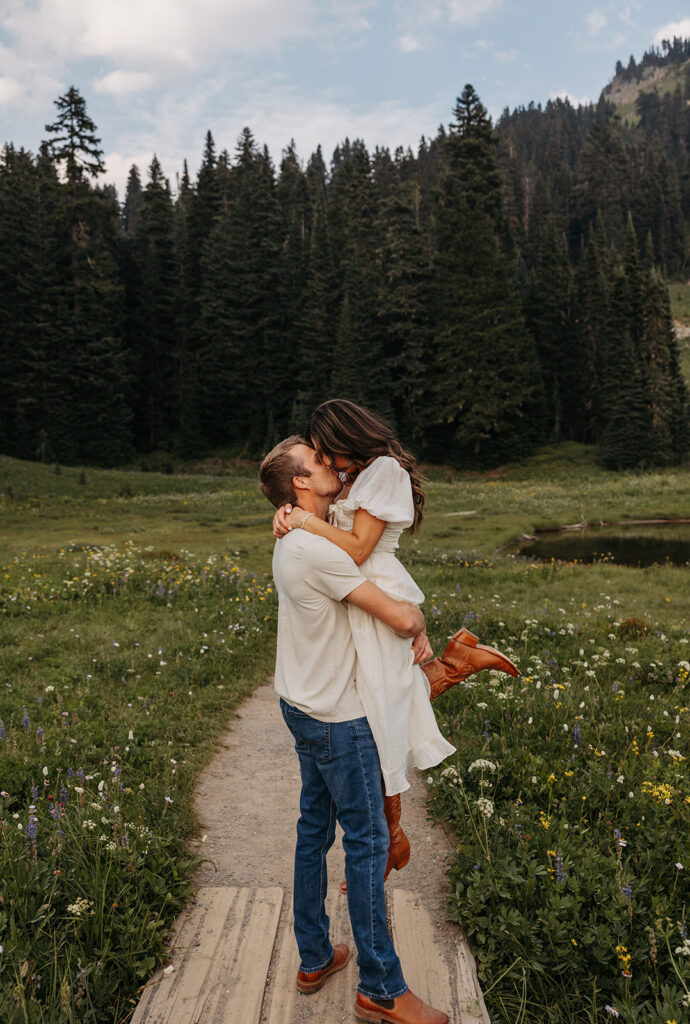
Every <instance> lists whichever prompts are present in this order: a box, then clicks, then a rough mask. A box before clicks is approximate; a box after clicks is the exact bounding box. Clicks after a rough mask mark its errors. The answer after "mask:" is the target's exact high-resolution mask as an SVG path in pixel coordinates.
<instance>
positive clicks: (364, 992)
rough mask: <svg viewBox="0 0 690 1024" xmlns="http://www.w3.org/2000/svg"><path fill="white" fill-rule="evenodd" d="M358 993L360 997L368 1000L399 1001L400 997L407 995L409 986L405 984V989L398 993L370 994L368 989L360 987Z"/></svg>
mask: <svg viewBox="0 0 690 1024" xmlns="http://www.w3.org/2000/svg"><path fill="white" fill-rule="evenodd" d="M357 991H358V992H359V994H360V995H362V996H366V997H367V999H397V998H398V996H404V995H405V993H406V992H407V985H405V984H403V987H402V988H401V989H399V990H398V991H397V992H369V991H367V989H365V988H362V986H361V985H358V986H357Z"/></svg>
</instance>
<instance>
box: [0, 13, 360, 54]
mask: <svg viewBox="0 0 690 1024" xmlns="http://www.w3.org/2000/svg"><path fill="white" fill-rule="evenodd" d="M345 6H347V4H346V5H345ZM317 21H318V18H317V5H316V0H291V2H290V4H289V5H288V4H286V3H284V2H283V0H223V2H218V0H196V2H195V3H194V4H192V3H190V2H189V0H98V2H93V0H38V2H37V3H35V4H33V3H30V2H28V0H14V3H13V5H12V7H11V9H10V11H9V12H8V13H5V14H4V16H2V17H1V23H2V25H3V27H4V28H5V30H6V31H7V32H8V33H9V34H10V35H11V36H12V37H13V38H14V39H15V41H16V44H17V46H18V47H19V48H20V49H21V50H22V51H23V52H25V53H35V52H37V51H39V52H45V53H50V54H54V55H62V56H63V57H68V56H69V57H71V58H74V57H75V56H84V57H104V58H107V59H110V60H113V61H117V62H118V63H121V64H130V63H131V62H134V63H135V64H138V65H139V66H141V63H142V61H143V60H146V61H149V62H153V63H155V64H160V65H163V66H167V65H183V66H184V65H186V66H190V67H198V66H199V64H200V62H201V61H202V60H203V58H204V57H206V56H208V55H210V54H212V53H215V52H220V51H224V52H227V51H250V52H251V51H254V52H255V51H257V50H262V49H270V48H271V47H274V46H276V45H277V44H278V43H279V42H281V41H282V40H284V39H286V38H291V37H296V36H300V35H302V34H303V33H305V32H307V31H309V30H310V29H312V30H313V29H314V28H315V26H316V24H317Z"/></svg>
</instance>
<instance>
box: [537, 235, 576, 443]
mask: <svg viewBox="0 0 690 1024" xmlns="http://www.w3.org/2000/svg"><path fill="white" fill-rule="evenodd" d="M572 291H573V281H572V269H571V265H570V260H569V257H568V250H567V243H566V240H565V236H564V235H563V234H561V233H560V232H559V231H558V229H557V227H556V224H555V222H554V220H553V218H551V219H549V220H547V222H546V224H545V226H544V229H543V232H542V240H541V245H540V247H539V256H538V260H537V265H536V268H535V270H534V273H533V275H532V281H531V287H529V289H527V302H526V314H527V326H528V328H529V330H530V332H531V334H532V335H533V337H534V339H535V341H536V344H537V356H538V358H539V364H540V367H541V374H542V379H543V382H544V394H545V398H546V415H547V422H546V424H545V426H546V430H547V431H548V436H549V437H550V438H551V440H553V441H560V440H562V439H563V438H566V437H568V438H578V439H579V438H580V436H581V434H580V430H581V407H582V401H583V399H584V398H585V395H586V385H585V388H583V387H582V381H583V366H582V365H581V359H580V354H579V352H578V347H577V338H576V333H575V324H574V322H573V316H572V311H571V303H572Z"/></svg>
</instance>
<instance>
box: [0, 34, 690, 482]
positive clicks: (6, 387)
mask: <svg viewBox="0 0 690 1024" xmlns="http://www.w3.org/2000/svg"><path fill="white" fill-rule="evenodd" d="M650 67H654V68H658V67H673V68H677V69H680V72H681V73H680V75H679V77H678V79H677V83H678V84H677V85H676V87H675V89H674V90H673V91H667V92H665V93H661V92H654V91H642V92H639V94H638V95H637V98H636V100H635V103H634V109H633V110H632V111H631V116H628V117H622V116H621V114H620V110H619V108H618V107H617V106H616V104H615V103H614V102H613V100H612V99H610V98H607V95H606V90H605V91H604V93H603V94H602V98H601V99H600V100H599V102H598V103H597V104H592V105H590V106H581V107H578V108H577V109H576V108H574V107H573V106H571V105H570V104H569V103H568V102H567V101H563V100H554V101H550V102H549V103H548V104H547V105H546V106H545V107H542V106H540V105H539V106H538V105H532V104H531V105H530V106H529V107H528V108H520V109H516V110H514V111H512V112H511V111H509V110H506V111H505V112H504V113H503V115H502V116H501V117H500V118H499V119H498V121H497V123H496V124H495V125H493V124H492V122H491V119H490V118H489V116H488V114H487V112H486V110H485V108H484V107H483V105H482V103H481V101H480V98H479V97H478V96H477V94H476V93H475V91H474V89H473V87H472V86H471V85H466V86H465V87H464V89H463V91H462V93H461V95H460V96H459V98H458V99H457V101H456V102H455V105H454V108H453V109H452V116H451V120H450V123H449V124H448V125H447V126H442V127H440V128H439V129H438V132H437V134H436V136H435V137H434V138H432V139H427V138H422V139H421V140H420V143H419V146H418V148H417V152H416V153H414V152H412V151H411V150H409V149H408V150H403V149H402V148H400V149H398V150H396V151H394V152H390V151H389V150H388V149H384V148H377V149H375V150H374V151H373V152H369V151H368V150H367V148H366V146H365V144H364V143H363V142H362V141H361V140H358V139H354V140H349V139H345V140H344V141H343V142H342V143H341V144H340V145H339V146H338V147H337V148H336V150H335V152H334V153H333V154H332V156H331V158H330V160H328V159H327V156H326V155H324V154H323V153H322V151H321V149H320V148H319V149H317V150H316V152H314V153H312V154H311V155H310V156H309V157H308V158H306V159H302V155H301V154H299V155H298V153H297V152H296V149H295V146H294V144H291V145H289V146H288V147H287V148H286V149H285V151H284V152H283V154H282V159H281V161H280V166H279V167H276V166H274V163H273V162H272V159H271V157H270V155H269V153H268V150H267V149H266V148H265V147H262V146H261V144H260V142H259V141H257V140H256V139H255V138H254V136H253V134H252V132H251V130H250V129H249V128H245V129H244V130H243V131H242V132H241V134H240V136H239V139H238V140H237V142H236V145H235V147H234V149H233V150H232V152H229V151H228V150H227V149H219V148H218V147H217V145H216V142H215V140H214V138H213V137H212V135H211V133H210V132H209V133H208V134H207V135H206V141H205V148H204V149H203V156H202V160H201V165H200V168H199V171H198V173H197V175H196V177H195V178H193V177H192V176H190V173H189V170H188V167H187V164H186V163H185V165H184V167H183V168H181V169H180V172H179V174H178V175H177V177H176V179H175V181H174V183H173V184H171V182H170V180H169V179H167V178H166V177H165V174H164V172H163V169H162V167H161V165H160V163H159V161H158V159H157V158H155V157H154V158H153V160H152V162H151V165H150V166H149V167H148V168H145V169H144V168H137V167H136V166H133V167H132V168H131V171H130V173H129V179H128V183H127V189H126V194H125V196H124V197H123V201H122V202H120V201H119V199H118V196H117V194H116V191H115V189H114V188H113V187H112V186H105V185H103V184H101V183H100V182H101V180H102V175H103V173H104V164H103V150H102V148H101V140H100V139H99V137H98V129H97V126H96V125H95V124H94V123H93V122H92V121H91V119H90V118H89V116H88V113H87V108H86V102H85V99H84V98H83V97H82V95H81V94H80V92H79V90H78V89H77V88H76V87H72V88H70V89H69V90H68V91H67V92H66V93H65V94H64V95H62V96H60V97H59V98H58V99H57V100H56V104H55V107H56V111H55V115H54V121H53V122H52V123H50V124H47V125H46V129H45V140H44V141H43V142H42V143H41V145H40V147H39V149H38V151H37V153H36V154H35V155H34V154H32V153H31V152H28V151H26V150H24V149H17V148H15V147H14V146H13V145H12V144H10V143H8V144H6V145H5V147H4V149H3V151H2V156H1V160H0V451H2V452H4V453H5V454H8V455H12V456H16V457H19V458H22V459H37V460H41V461H50V462H59V463H64V464H96V465H103V466H112V465H119V464H120V465H121V464H124V463H127V462H133V461H134V462H136V460H137V459H138V458H140V457H141V456H143V455H145V454H146V453H150V452H153V451H164V452H165V451H167V452H170V453H171V454H174V455H176V456H179V457H184V458H189V457H191V458H196V457H200V456H202V455H204V454H206V453H208V452H211V451H214V450H218V449H223V450H226V451H230V452H233V453H235V454H237V455H246V456H248V457H255V456H257V455H260V454H261V453H262V452H263V451H265V450H266V449H267V448H268V447H269V446H270V445H271V444H272V443H274V442H275V441H276V440H278V439H280V438H281V437H283V436H284V435H286V434H288V433H294V432H300V431H302V430H303V429H304V425H305V421H306V417H307V415H308V413H309V411H310V410H311V409H313V408H314V407H315V406H316V405H317V404H318V403H319V402H320V401H322V400H324V399H326V398H328V397H332V396H335V395H339V396H344V397H349V398H351V399H354V400H355V401H357V402H359V403H361V404H363V405H366V406H368V407H370V408H372V409H374V410H377V411H378V412H379V413H381V414H382V415H384V416H385V417H387V418H388V419H389V420H390V422H391V423H393V424H394V425H395V428H396V430H397V431H398V432H399V435H400V436H401V438H402V439H403V440H404V441H405V442H406V443H407V444H408V445H409V446H411V447H412V449H413V450H414V451H415V452H416V454H417V455H418V456H419V457H422V458H425V459H427V460H429V461H431V462H436V463H441V462H443V463H448V464H450V465H453V466H457V467H464V468H468V467H473V466H474V467H476V468H483V467H489V466H492V465H497V464H501V463H504V462H507V461H509V460H515V459H520V458H522V457H524V456H525V455H526V454H528V453H529V452H530V451H532V450H534V449H535V447H537V446H538V445H540V444H544V443H553V442H558V441H562V440H568V439H572V440H577V441H582V442H586V443H589V444H593V445H596V446H597V449H598V452H599V456H600V459H601V461H602V462H603V464H604V465H606V466H608V467H610V468H614V469H626V468H633V467H639V466H642V467H645V466H654V465H663V464H670V463H679V462H682V461H683V460H684V459H685V458H686V456H687V452H688V447H689V444H690V436H689V426H688V393H687V388H686V385H685V383H684V380H683V377H682V374H681V371H680V367H679V353H678V348H677V342H676V339H675V335H674V329H673V323H672V319H671V314H670V306H669V295H668V281H669V280H687V278H688V277H689V276H690V42H681V41H680V40H674V41H673V43H670V44H664V46H663V47H662V49H661V50H651V51H649V53H647V54H645V56H644V59H643V60H642V62H641V63H640V64H635V61H634V59H633V58H631V61H630V63H629V65H628V66H627V67H626V68H624V67H623V65H622V64H620V63H619V65H618V66H617V68H616V77H615V79H614V82H615V83H624V82H632V83H634V82H635V81H639V80H640V78H641V77H643V76H644V74H645V73H646V72H647V71H648V69H649V68H650Z"/></svg>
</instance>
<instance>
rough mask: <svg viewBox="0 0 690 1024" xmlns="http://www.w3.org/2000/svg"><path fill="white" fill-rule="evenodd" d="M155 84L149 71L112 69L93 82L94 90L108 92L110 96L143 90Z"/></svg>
mask: <svg viewBox="0 0 690 1024" xmlns="http://www.w3.org/2000/svg"><path fill="white" fill-rule="evenodd" d="M151 85H153V78H152V77H151V75H150V74H149V73H148V71H111V72H110V73H109V74H107V75H104V76H103V77H102V78H97V79H96V81H95V82H94V83H93V88H94V92H99V93H106V94H108V95H110V96H126V95H127V94H128V93H131V92H141V91H143V90H145V89H149V88H150V87H151Z"/></svg>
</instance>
